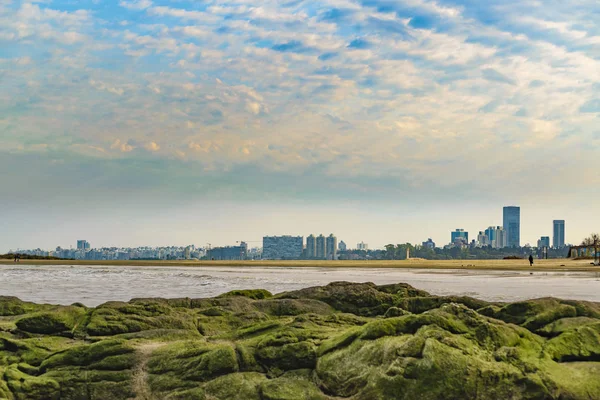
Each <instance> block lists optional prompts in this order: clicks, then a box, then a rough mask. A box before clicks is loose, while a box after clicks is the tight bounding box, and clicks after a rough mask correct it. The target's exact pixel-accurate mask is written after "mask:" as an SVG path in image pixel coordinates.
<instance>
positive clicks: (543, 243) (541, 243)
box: [537, 236, 550, 248]
mask: <svg viewBox="0 0 600 400" xmlns="http://www.w3.org/2000/svg"><path fill="white" fill-rule="evenodd" d="M537 247H538V248H542V247H550V236H542V237H541V238H540V239H539V240H538V242H537Z"/></svg>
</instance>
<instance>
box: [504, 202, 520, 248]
mask: <svg viewBox="0 0 600 400" xmlns="http://www.w3.org/2000/svg"><path fill="white" fill-rule="evenodd" d="M502 214H503V215H502V217H503V218H502V220H503V221H502V222H503V227H504V229H505V230H506V246H507V247H521V207H515V206H509V207H504V209H503V213H502Z"/></svg>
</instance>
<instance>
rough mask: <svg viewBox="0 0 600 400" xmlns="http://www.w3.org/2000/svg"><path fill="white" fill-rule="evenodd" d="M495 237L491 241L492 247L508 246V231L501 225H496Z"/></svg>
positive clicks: (501, 247)
mask: <svg viewBox="0 0 600 400" xmlns="http://www.w3.org/2000/svg"><path fill="white" fill-rule="evenodd" d="M495 237H496V239H495V240H494V242H493V243H492V247H494V248H495V249H503V248H505V247H510V246H508V232H507V231H506V230H505V229H504V228H503V227H502V226H497V227H496V229H495Z"/></svg>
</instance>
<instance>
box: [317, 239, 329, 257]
mask: <svg viewBox="0 0 600 400" xmlns="http://www.w3.org/2000/svg"><path fill="white" fill-rule="evenodd" d="M316 242H317V246H316V248H317V249H316V252H315V258H319V259H325V258H327V247H326V246H327V245H326V243H325V236H323V235H322V234H321V235H319V236H317V241H316Z"/></svg>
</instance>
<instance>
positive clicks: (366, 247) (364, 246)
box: [356, 242, 369, 251]
mask: <svg viewBox="0 0 600 400" xmlns="http://www.w3.org/2000/svg"><path fill="white" fill-rule="evenodd" d="M356 249H357V250H364V251H367V250H369V245H368V244H367V243H365V242H360V243H358V244H357V245H356Z"/></svg>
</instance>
